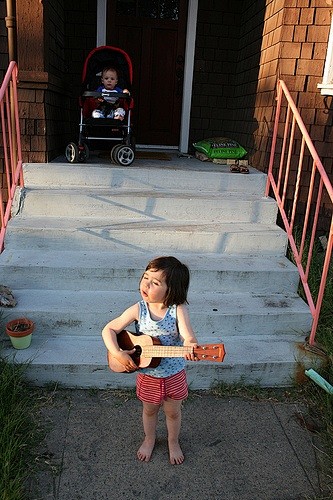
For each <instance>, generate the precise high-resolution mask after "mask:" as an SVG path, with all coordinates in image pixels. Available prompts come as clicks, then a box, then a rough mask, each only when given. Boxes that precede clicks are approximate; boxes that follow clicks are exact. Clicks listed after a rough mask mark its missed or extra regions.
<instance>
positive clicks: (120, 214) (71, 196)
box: [23, 189, 276, 224]
mask: <svg viewBox="0 0 333 500" xmlns="http://www.w3.org/2000/svg"><path fill="white" fill-rule="evenodd" d="M23 206H24V216H25V217H29V216H32V217H40V216H49V215H51V214H52V216H53V217H72V218H77V217H81V218H82V217H94V218H100V219H101V220H104V219H108V220H109V221H112V220H114V219H121V218H124V219H129V220H133V221H134V220H135V221H151V220H156V221H159V220H161V221H163V220H169V221H171V220H176V221H186V222H190V221H200V222H217V221H218V222H219V223H221V222H252V223H254V222H263V223H265V224H275V221H276V203H275V201H274V200H272V199H271V198H265V197H261V198H260V197H258V196H257V195H256V196H255V195H253V194H252V195H249V194H247V193H242V196H240V195H239V193H209V192H208V191H199V192H191V191H189V190H186V192H179V191H176V190H168V191H161V190H156V191H148V190H146V189H142V190H139V191H138V190H132V191H129V190H126V191H125V190H124V189H122V190H119V189H107V190H106V189H94V190H91V189H80V190H78V189H76V190H74V189H66V190H64V189H33V190H30V189H28V190H26V193H25V199H24V205H23Z"/></svg>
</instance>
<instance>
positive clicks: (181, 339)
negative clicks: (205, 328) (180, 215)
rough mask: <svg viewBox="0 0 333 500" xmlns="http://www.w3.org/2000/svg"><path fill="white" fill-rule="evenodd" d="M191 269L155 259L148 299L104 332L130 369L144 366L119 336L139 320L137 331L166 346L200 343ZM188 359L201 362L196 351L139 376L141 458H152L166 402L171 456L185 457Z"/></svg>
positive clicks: (145, 290) (144, 293)
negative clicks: (192, 313) (190, 298)
mask: <svg viewBox="0 0 333 500" xmlns="http://www.w3.org/2000/svg"><path fill="white" fill-rule="evenodd" d="M189 283H190V273H189V270H188V268H187V266H186V265H185V264H182V263H181V262H180V261H179V260H178V259H176V258H175V257H158V258H156V259H153V260H152V261H150V262H149V264H148V265H147V267H146V270H145V272H144V274H143V276H142V277H141V280H140V294H141V297H142V300H141V301H140V302H138V303H136V304H134V305H132V306H131V307H129V308H128V309H126V310H125V311H124V312H123V313H122V314H121V315H120V316H118V317H117V318H115V319H113V320H112V321H110V322H109V323H108V324H107V325H106V326H105V327H104V328H103V331H102V337H103V340H104V343H105V345H106V348H107V349H108V351H109V352H110V353H111V355H112V356H113V357H114V358H115V359H116V360H117V361H119V362H120V363H121V364H123V365H124V368H125V370H126V371H127V372H132V371H135V370H137V369H138V367H137V366H136V364H135V363H134V361H133V360H132V358H131V356H130V354H133V353H134V351H135V349H133V350H131V351H122V350H121V349H120V347H119V345H118V342H117V334H118V333H120V332H121V331H122V330H124V329H126V328H127V327H128V325H130V324H131V323H133V322H136V325H137V331H138V332H141V333H144V334H146V335H150V336H152V337H158V338H159V339H160V341H161V343H162V344H163V345H172V346H177V345H184V346H193V347H196V346H197V339H196V337H195V334H194V332H193V330H192V327H191V323H190V319H189V314H188V311H187V308H186V306H185V304H186V303H187V292H188V287H189ZM185 359H188V360H191V361H195V360H196V358H195V356H194V354H186V356H184V358H162V359H161V363H160V364H159V365H158V366H157V367H156V368H149V367H148V368H142V369H140V371H139V373H138V375H137V381H136V393H137V396H138V398H139V399H140V400H141V401H142V403H143V411H142V420H143V430H144V434H145V438H144V441H143V443H142V445H141V447H140V448H139V450H138V452H137V456H138V459H139V460H141V461H144V462H148V461H149V460H150V457H151V454H152V452H153V449H154V446H155V439H156V427H157V421H158V412H159V409H160V406H161V405H162V406H163V410H164V413H165V418H166V426H167V431H168V446H169V458H170V463H171V464H181V463H183V461H184V455H183V452H182V450H181V448H180V445H179V434H180V427H181V406H182V401H183V400H184V399H186V398H187V395H188V385H187V380H186V373H185Z"/></svg>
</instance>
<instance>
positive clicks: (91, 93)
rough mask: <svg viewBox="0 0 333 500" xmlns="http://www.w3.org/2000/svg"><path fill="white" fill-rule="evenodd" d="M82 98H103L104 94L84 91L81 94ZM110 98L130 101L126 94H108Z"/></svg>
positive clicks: (129, 96)
mask: <svg viewBox="0 0 333 500" xmlns="http://www.w3.org/2000/svg"><path fill="white" fill-rule="evenodd" d="M82 97H96V98H99V97H101V98H105V94H104V93H103V92H96V91H93V90H86V91H85V92H83V94H82ZM110 97H117V100H118V99H132V98H131V95H130V94H129V93H128V92H117V93H115V95H112V94H110Z"/></svg>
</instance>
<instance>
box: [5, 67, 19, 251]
mask: <svg viewBox="0 0 333 500" xmlns="http://www.w3.org/2000/svg"><path fill="white" fill-rule="evenodd" d="M17 74H18V68H17V64H16V62H15V61H11V62H10V63H9V66H8V70H7V72H6V75H5V78H4V80H3V82H2V85H1V88H0V120H1V133H0V138H1V139H2V143H1V145H0V146H1V148H2V153H3V159H2V161H3V165H4V169H3V172H4V176H3V177H2V179H3V182H2V183H1V185H0V253H1V252H2V251H3V249H4V240H5V234H6V228H7V224H8V221H9V219H10V215H11V209H12V205H13V199H14V196H15V190H16V188H17V187H18V186H20V187H23V186H24V181H23V172H22V149H21V134H20V121H19V111H18V99H17ZM6 191H7V196H6V197H5V199H4V196H3V194H4V193H6Z"/></svg>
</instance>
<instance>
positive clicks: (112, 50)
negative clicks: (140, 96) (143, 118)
mask: <svg viewBox="0 0 333 500" xmlns="http://www.w3.org/2000/svg"><path fill="white" fill-rule="evenodd" d="M105 67H114V68H115V69H116V70H117V73H118V85H119V87H120V88H121V89H125V88H126V89H129V91H131V84H132V77H133V72H132V63H131V60H130V58H129V56H128V54H126V52H124V51H123V50H122V49H119V48H116V47H109V46H102V47H97V48H95V49H93V50H92V51H91V52H90V53H89V55H88V57H87V59H86V61H85V63H84V67H83V72H82V92H81V96H80V99H79V104H80V126H79V141H78V144H76V143H75V142H70V143H69V144H68V145H67V147H66V151H65V155H66V159H67V161H68V162H69V163H77V162H85V161H87V159H88V158H89V151H90V150H108V149H110V156H111V161H112V162H113V163H116V164H118V165H123V166H128V165H131V163H133V161H134V157H135V142H134V137H133V131H132V128H131V111H132V109H133V99H132V97H131V96H130V94H129V93H119V92H118V93H114V92H113V93H112V91H110V92H109V91H106V90H105V91H103V92H97V91H96V89H97V88H98V86H99V85H100V81H101V74H102V70H103V68H105ZM97 100H98V101H97ZM97 102H99V103H101V102H102V103H104V105H105V106H112V107H113V106H121V108H123V109H124V110H125V117H124V119H123V120H122V121H120V120H116V119H113V118H93V117H92V112H93V110H94V109H95V108H96V107H97Z"/></svg>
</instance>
